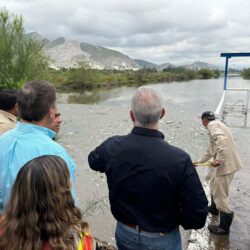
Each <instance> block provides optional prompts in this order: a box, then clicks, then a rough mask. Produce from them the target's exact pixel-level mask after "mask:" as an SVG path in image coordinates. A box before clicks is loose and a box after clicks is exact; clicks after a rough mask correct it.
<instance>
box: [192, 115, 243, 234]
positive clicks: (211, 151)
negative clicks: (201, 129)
mask: <svg viewBox="0 0 250 250" xmlns="http://www.w3.org/2000/svg"><path fill="white" fill-rule="evenodd" d="M201 120H202V124H203V125H204V126H205V127H206V128H207V129H208V132H209V135H210V145H209V147H208V149H207V151H206V152H205V154H204V155H203V156H202V157H201V159H200V160H199V161H197V162H195V164H199V163H204V162H206V161H208V160H210V159H211V158H213V161H212V162H211V165H212V166H213V167H215V168H216V171H214V173H213V174H212V177H211V179H210V193H211V206H210V208H209V212H210V213H211V214H214V215H218V214H219V215H220V222H219V225H209V226H208V228H209V230H210V232H212V233H214V234H221V235H223V234H229V232H230V226H231V224H232V220H233V216H234V212H233V211H232V210H231V209H230V206H229V187H230V184H231V182H232V181H233V178H234V175H235V172H236V171H238V170H239V169H241V168H242V162H241V160H240V158H239V155H238V153H237V150H236V146H235V143H234V139H233V136H232V134H231V131H230V130H229V129H228V127H226V126H225V124H224V123H222V122H220V121H217V120H215V115H214V113H213V112H211V111H205V112H203V113H202V116H201Z"/></svg>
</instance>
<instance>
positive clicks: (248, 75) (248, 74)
mask: <svg viewBox="0 0 250 250" xmlns="http://www.w3.org/2000/svg"><path fill="white" fill-rule="evenodd" d="M241 76H242V77H243V78H244V79H250V68H247V69H243V70H242V72H241Z"/></svg>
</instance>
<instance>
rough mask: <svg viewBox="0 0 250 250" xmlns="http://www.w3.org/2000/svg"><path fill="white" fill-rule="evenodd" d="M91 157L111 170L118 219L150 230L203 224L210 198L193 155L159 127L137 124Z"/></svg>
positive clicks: (113, 206)
mask: <svg viewBox="0 0 250 250" xmlns="http://www.w3.org/2000/svg"><path fill="white" fill-rule="evenodd" d="M88 160H89V165H90V167H91V168H92V169H93V170H96V171H100V172H105V174H106V176H107V182H108V187H109V199H110V204H111V211H112V213H113V215H114V217H115V218H116V220H118V221H121V222H123V223H126V224H136V225H139V226H140V227H141V228H143V229H144V230H145V231H148V232H170V231H171V230H173V229H174V228H176V227H177V226H178V225H182V226H183V227H184V228H185V229H192V228H194V229H198V228H202V227H203V226H204V224H205V221H206V217H207V213H208V201H207V198H206V195H205V193H204V191H203V188H202V185H201V182H200V180H199V177H198V174H197V172H196V169H195V168H194V166H193V164H192V161H191V159H190V156H189V155H188V154H187V153H186V152H184V151H183V150H181V149H179V148H177V147H174V146H171V145H169V144H168V143H167V142H165V141H164V135H163V134H162V133H161V132H159V131H158V130H154V129H146V128H141V127H134V128H133V130H132V132H131V134H128V135H125V136H114V137H111V138H109V139H107V140H106V141H104V142H103V143H102V144H101V145H100V146H99V147H97V148H96V149H95V150H94V151H92V152H91V153H90V154H89V157H88Z"/></svg>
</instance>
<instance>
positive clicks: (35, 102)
mask: <svg viewBox="0 0 250 250" xmlns="http://www.w3.org/2000/svg"><path fill="white" fill-rule="evenodd" d="M55 101H56V90H55V87H54V86H53V85H52V84H51V83H50V82H47V81H43V80H37V81H32V82H28V83H26V84H25V85H24V86H23V87H22V88H21V89H20V91H19V92H18V96H17V104H18V112H19V116H20V117H21V118H22V119H23V120H25V121H29V122H32V121H41V120H42V119H43V118H44V117H45V115H46V114H48V113H49V109H50V108H51V107H53V106H54V105H55Z"/></svg>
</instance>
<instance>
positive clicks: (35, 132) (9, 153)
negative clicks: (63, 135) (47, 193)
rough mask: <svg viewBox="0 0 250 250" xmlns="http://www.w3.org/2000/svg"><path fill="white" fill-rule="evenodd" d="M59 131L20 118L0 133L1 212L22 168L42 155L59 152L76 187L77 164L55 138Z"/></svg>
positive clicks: (73, 193) (58, 154)
mask: <svg viewBox="0 0 250 250" xmlns="http://www.w3.org/2000/svg"><path fill="white" fill-rule="evenodd" d="M55 137H56V133H55V132H54V131H52V130H50V129H48V128H45V127H41V126H37V125H34V124H29V123H22V122H18V123H17V126H16V128H14V129H12V130H9V131H7V132H6V133H4V134H3V135H1V136H0V213H1V212H2V211H3V208H4V207H5V206H6V203H7V202H8V200H9V197H10V193H11V188H12V185H13V183H14V182H15V179H16V176H17V174H18V171H19V169H20V168H21V167H22V166H23V165H24V164H26V163H27V162H28V161H30V160H32V159H34V158H36V157H39V156H42V155H57V156H59V157H61V158H62V159H64V160H65V162H66V163H67V165H68V168H69V172H70V177H71V180H72V190H71V192H72V195H73V198H74V200H75V202H77V200H76V194H75V190H74V181H75V170H76V166H75V163H74V161H73V159H72V158H71V157H70V155H69V154H68V152H67V151H66V150H65V149H64V148H63V147H62V146H61V145H59V144H58V143H57V142H55V141H53V140H52V139H53V138H55Z"/></svg>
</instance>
